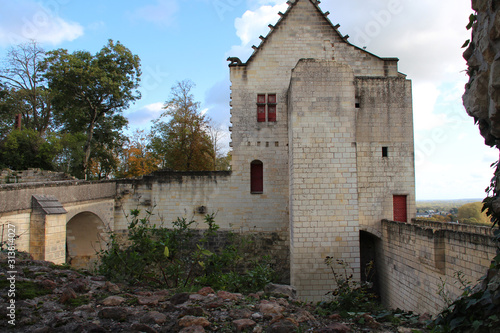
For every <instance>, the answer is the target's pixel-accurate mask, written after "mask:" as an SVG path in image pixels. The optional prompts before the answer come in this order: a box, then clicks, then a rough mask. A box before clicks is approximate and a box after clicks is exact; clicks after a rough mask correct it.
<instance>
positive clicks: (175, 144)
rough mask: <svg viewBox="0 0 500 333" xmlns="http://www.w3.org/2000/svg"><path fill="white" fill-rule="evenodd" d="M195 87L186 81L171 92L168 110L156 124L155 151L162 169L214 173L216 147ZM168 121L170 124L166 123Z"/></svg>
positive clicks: (167, 104)
mask: <svg viewBox="0 0 500 333" xmlns="http://www.w3.org/2000/svg"><path fill="white" fill-rule="evenodd" d="M193 87H194V84H193V83H192V82H191V81H189V80H185V81H182V82H177V84H176V85H174V86H173V87H172V89H171V96H170V99H169V100H168V101H167V102H165V105H164V109H165V110H166V111H165V112H164V113H163V114H162V115H161V116H160V117H159V118H158V119H156V120H155V121H154V126H153V139H152V147H153V149H154V151H155V154H156V156H157V157H158V158H159V159H160V160H161V164H162V167H163V168H170V169H173V170H181V171H200V170H212V169H213V161H214V159H213V146H212V142H211V140H210V137H209V135H208V134H207V132H206V129H207V127H208V122H207V119H206V118H205V116H204V115H203V114H201V113H200V111H199V108H200V103H198V102H195V101H194V96H193V95H192V94H191V89H192V88H193ZM165 118H168V119H169V120H168V121H164V120H163V119H165Z"/></svg>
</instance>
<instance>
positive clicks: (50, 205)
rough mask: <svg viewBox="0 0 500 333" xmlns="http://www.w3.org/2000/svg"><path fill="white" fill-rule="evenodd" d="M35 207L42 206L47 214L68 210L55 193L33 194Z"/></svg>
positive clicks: (61, 212)
mask: <svg viewBox="0 0 500 333" xmlns="http://www.w3.org/2000/svg"><path fill="white" fill-rule="evenodd" d="M32 204H33V206H32V207H33V208H35V207H39V208H41V209H42V210H43V211H44V212H45V214H47V215H59V214H66V213H67V211H66V209H64V207H63V205H62V204H61V203H60V202H59V200H57V198H56V197H55V196H53V195H38V194H35V195H33V196H32Z"/></svg>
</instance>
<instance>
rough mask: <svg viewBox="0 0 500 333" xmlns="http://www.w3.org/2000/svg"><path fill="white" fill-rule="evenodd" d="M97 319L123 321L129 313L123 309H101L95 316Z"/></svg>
mask: <svg viewBox="0 0 500 333" xmlns="http://www.w3.org/2000/svg"><path fill="white" fill-rule="evenodd" d="M97 315H98V316H99V318H103V319H113V320H117V321H125V320H126V319H127V318H128V317H129V315H130V311H129V310H128V309H127V308H124V307H118V306H117V307H111V308H103V309H101V311H99V313H98V314H97Z"/></svg>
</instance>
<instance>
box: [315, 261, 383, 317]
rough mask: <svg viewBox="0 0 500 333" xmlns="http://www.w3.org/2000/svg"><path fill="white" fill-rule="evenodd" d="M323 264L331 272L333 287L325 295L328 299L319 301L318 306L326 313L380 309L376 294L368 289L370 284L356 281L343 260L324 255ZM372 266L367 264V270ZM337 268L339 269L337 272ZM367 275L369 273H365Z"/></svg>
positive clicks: (350, 269)
mask: <svg viewBox="0 0 500 333" xmlns="http://www.w3.org/2000/svg"><path fill="white" fill-rule="evenodd" d="M325 264H326V265H327V266H328V267H329V268H330V270H331V271H332V273H333V279H334V282H335V286H336V287H335V289H333V290H331V291H329V292H328V293H327V294H326V295H327V296H328V297H329V298H330V300H329V301H325V302H321V303H319V306H320V308H321V309H323V311H326V313H332V312H340V313H341V314H342V313H348V312H375V311H378V310H380V309H381V307H380V305H379V303H378V301H377V296H376V295H375V294H373V293H372V292H371V291H370V287H371V284H370V283H368V282H356V281H354V280H353V276H354V275H353V270H352V268H351V267H350V266H349V264H348V263H346V262H345V261H343V260H340V259H337V260H335V259H334V258H332V257H326V259H325ZM371 267H373V263H370V264H369V265H368V268H367V270H368V271H369V270H370V268H371ZM336 268H337V269H339V270H340V272H338V271H337V270H336ZM367 276H369V274H367Z"/></svg>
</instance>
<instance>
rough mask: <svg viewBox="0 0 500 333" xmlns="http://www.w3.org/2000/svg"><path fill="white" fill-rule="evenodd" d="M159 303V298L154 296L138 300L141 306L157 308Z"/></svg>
mask: <svg viewBox="0 0 500 333" xmlns="http://www.w3.org/2000/svg"><path fill="white" fill-rule="evenodd" d="M158 302H159V298H158V297H154V296H151V297H148V296H144V297H138V298H137V303H139V305H146V306H157V305H158Z"/></svg>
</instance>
